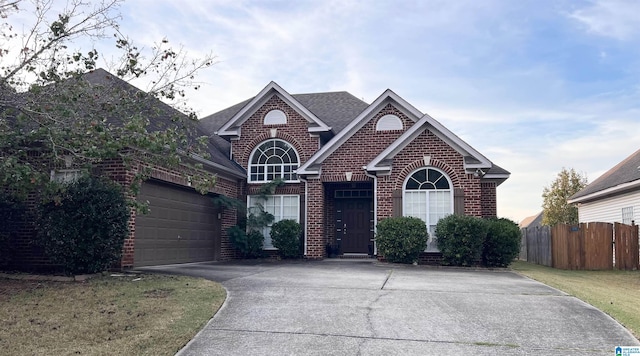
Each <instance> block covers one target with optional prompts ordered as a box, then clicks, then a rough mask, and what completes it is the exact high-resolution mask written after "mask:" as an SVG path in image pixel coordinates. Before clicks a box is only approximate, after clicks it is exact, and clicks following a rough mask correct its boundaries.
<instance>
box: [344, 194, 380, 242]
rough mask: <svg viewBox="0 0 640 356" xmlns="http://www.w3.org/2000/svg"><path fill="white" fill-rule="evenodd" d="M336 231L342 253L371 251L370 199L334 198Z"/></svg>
mask: <svg viewBox="0 0 640 356" xmlns="http://www.w3.org/2000/svg"><path fill="white" fill-rule="evenodd" d="M336 208H337V210H336V212H337V213H338V214H336V216H337V219H336V230H337V231H336V233H337V236H336V237H337V238H339V239H340V246H341V252H342V253H367V254H369V253H371V252H372V249H371V247H370V246H372V244H373V242H372V241H371V239H372V238H373V232H372V230H371V224H372V222H371V217H372V212H371V199H366V198H365V199H362V198H359V199H354V198H351V199H336Z"/></svg>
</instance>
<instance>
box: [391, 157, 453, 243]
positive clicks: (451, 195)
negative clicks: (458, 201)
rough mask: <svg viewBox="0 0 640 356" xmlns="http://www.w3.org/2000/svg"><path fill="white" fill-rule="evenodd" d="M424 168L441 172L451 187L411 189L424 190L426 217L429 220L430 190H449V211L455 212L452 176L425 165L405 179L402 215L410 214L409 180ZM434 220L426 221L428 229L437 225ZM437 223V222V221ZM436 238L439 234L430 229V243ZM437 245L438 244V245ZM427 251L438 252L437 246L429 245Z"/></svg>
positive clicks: (414, 190)
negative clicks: (408, 199) (432, 247)
mask: <svg viewBox="0 0 640 356" xmlns="http://www.w3.org/2000/svg"><path fill="white" fill-rule="evenodd" d="M423 169H432V170H434V171H436V172H439V173H440V174H442V176H443V177H444V178H445V179H446V180H447V183H448V184H449V189H412V190H409V192H424V193H425V195H426V198H427V199H426V205H427V206H426V207H425V209H426V218H427V220H430V219H429V214H430V213H429V192H449V199H450V201H449V204H450V207H451V211H450V212H449V213H448V214H449V215H450V214H453V212H454V211H455V207H454V201H455V199H454V188H453V183H452V182H451V177H449V175H448V174H447V173H446V172H444V171H443V170H441V169H439V168H436V167H433V166H423V167H420V168H417V169H415V170H413V171H412V172H411V173H410V174H408V175H407V177H406V178H405V179H404V182H403V183H402V216H408V215H407V207H406V205H405V204H407V198H406V193H407V182H408V181H409V179H410V178H411V176H413V175H414V174H415V173H416V172H418V171H420V170H423ZM427 179H428V175H427ZM431 222H432V221H425V224H426V225H427V230H429V226H430V225H435V224H430V223H431ZM436 223H437V222H436ZM434 239H437V236H435V234H432V233H431V231H429V241H428V243H431V242H432V241H433V240H434ZM436 246H437V245H436ZM425 251H427V252H438V249H437V247H435V250H429V246H428V245H427V249H425Z"/></svg>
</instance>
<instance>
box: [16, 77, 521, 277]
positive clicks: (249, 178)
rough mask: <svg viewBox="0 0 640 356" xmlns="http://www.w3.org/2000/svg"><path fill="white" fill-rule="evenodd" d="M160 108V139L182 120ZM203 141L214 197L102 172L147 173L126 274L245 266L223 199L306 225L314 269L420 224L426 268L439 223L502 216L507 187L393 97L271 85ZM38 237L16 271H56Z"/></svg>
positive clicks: (157, 169) (494, 170) (372, 249)
mask: <svg viewBox="0 0 640 356" xmlns="http://www.w3.org/2000/svg"><path fill="white" fill-rule="evenodd" d="M84 79H86V80H87V81H88V82H90V83H91V89H90V90H95V91H96V93H97V94H98V95H103V93H104V92H106V91H108V90H111V89H112V88H113V87H117V88H124V89H125V90H133V91H135V90H138V89H135V88H134V87H132V86H130V85H129V84H127V83H126V82H123V81H122V80H120V79H118V78H117V77H115V76H113V75H111V74H110V73H108V72H106V71H104V70H102V69H98V70H95V71H93V72H90V73H88V74H87V75H85V76H84ZM154 105H157V107H158V108H159V110H153V111H151V112H152V114H151V115H150V116H149V120H150V129H151V130H162V129H163V127H166V125H167V124H171V122H172V120H171V119H170V118H171V117H172V116H173V115H181V114H180V113H179V112H177V111H175V110H174V109H172V108H170V107H169V106H167V105H165V104H163V103H161V102H159V101H158V102H157V103H156V104H154ZM195 130H196V133H197V134H198V135H203V134H204V135H208V136H209V137H210V140H209V145H208V150H209V154H210V157H209V158H207V159H204V158H202V157H185V159H192V160H197V161H198V162H199V163H201V164H202V169H203V170H206V171H207V172H209V173H214V174H215V175H216V176H217V182H216V186H215V188H214V189H213V191H211V192H209V193H208V194H206V195H202V194H200V193H198V192H196V190H195V189H194V188H193V187H192V186H191V182H190V181H188V180H185V179H184V174H182V173H184V172H178V171H176V170H172V169H167V168H165V167H161V166H152V165H149V164H148V163H147V162H145V161H144V159H142V158H141V159H140V160H138V161H136V162H133V163H132V164H130V165H129V166H125V165H124V164H123V163H122V162H118V161H112V162H104V164H102V165H101V166H100V167H99V168H98V170H99V171H100V173H101V174H104V175H107V176H109V177H111V178H112V179H114V180H116V181H118V182H120V183H121V184H124V185H127V184H131V180H132V179H133V176H134V174H135V173H136V172H137V171H138V170H140V169H148V170H149V176H150V179H149V180H147V181H146V182H144V183H143V184H142V187H141V191H140V193H139V195H138V196H137V199H138V200H141V201H149V203H150V213H149V214H146V215H142V214H136V212H135V211H132V213H131V218H130V222H129V225H130V234H129V237H128V238H127V239H126V241H125V247H124V253H123V257H122V260H121V262H120V266H119V267H120V268H131V267H139V266H148V265H160V264H170V263H187V262H201V261H214V260H227V259H233V258H237V257H239V254H238V253H237V251H236V250H235V249H234V248H233V246H232V245H231V243H230V241H229V239H228V237H227V233H226V230H227V228H229V227H231V226H233V225H235V224H236V223H237V218H238V216H237V212H236V211H235V210H232V209H220V208H218V207H217V206H216V205H215V204H214V202H213V200H212V199H211V198H212V197H216V196H221V195H223V196H226V197H230V198H236V199H240V200H243V201H246V202H247V204H248V205H249V206H251V205H255V204H257V203H258V202H260V203H262V204H263V206H264V207H265V209H266V210H267V211H268V212H270V213H272V214H273V215H274V216H275V218H276V221H277V220H282V219H293V220H296V221H298V222H300V223H301V224H302V226H303V228H304V233H303V239H304V247H303V254H304V256H305V258H308V259H321V258H326V257H328V255H329V254H330V253H331V254H339V255H347V256H348V255H354V256H375V255H376V254H377V251H376V246H375V243H374V240H373V238H374V234H375V226H376V224H377V223H378V222H379V221H380V220H382V219H384V218H386V217H390V216H402V215H406V216H415V217H419V218H421V219H423V220H424V221H425V222H426V223H427V226H428V228H429V232H430V235H431V238H430V241H429V245H428V248H427V251H426V252H427V253H426V254H424V256H423V261H424V259H425V258H426V259H427V260H432V259H433V258H434V256H435V257H436V258H437V252H438V250H437V245H436V242H435V240H434V237H433V230H434V227H435V224H436V223H437V221H438V219H440V218H442V217H444V216H446V215H448V214H452V213H456V214H467V215H474V216H481V217H491V216H495V215H496V187H497V186H498V185H500V184H501V183H502V182H504V181H505V180H506V179H507V178H508V177H509V172H507V171H506V170H504V169H502V168H500V167H498V166H497V165H495V164H493V163H492V162H491V161H490V160H488V159H487V158H486V157H485V156H483V155H482V154H480V153H479V152H478V151H476V150H475V149H474V148H473V147H471V146H469V145H468V144H467V143H466V142H464V141H463V140H461V139H460V138H459V137H457V136H456V135H455V134H453V133H452V132H451V131H449V130H448V129H447V128H445V127H444V126H443V125H442V124H440V123H439V122H438V121H436V120H435V119H433V118H432V117H430V116H429V115H426V114H423V113H421V112H420V111H418V110H417V109H416V108H414V107H413V106H412V105H411V104H409V103H408V102H406V101H405V100H404V99H402V98H401V97H399V96H398V95H397V94H395V93H394V92H393V91H391V90H387V91H385V92H384V93H382V94H381V95H380V96H379V97H378V98H377V99H376V100H375V101H373V102H372V103H371V104H368V103H366V102H364V101H362V100H359V99H357V98H356V97H354V96H353V95H351V94H349V93H347V92H329V93H313V94H297V95H291V94H289V93H287V92H286V91H285V90H284V89H283V88H281V87H280V86H279V85H278V84H276V83H274V82H271V83H269V84H268V85H267V86H266V87H265V88H264V89H263V90H262V91H260V92H259V93H258V94H257V95H256V96H255V97H253V98H250V99H248V100H245V101H243V102H240V103H238V104H236V105H234V106H231V107H229V108H227V109H225V110H222V111H220V112H217V113H214V114H212V115H210V116H207V117H205V118H203V119H201V120H200V121H199V122H197V123H196V127H195ZM51 171H52V179H67V178H68V177H69V176H73V175H74V174H75V170H74V169H73V167H51ZM189 174H190V175H197V174H199V173H198V171H193V172H190V173H189ZM276 178H281V179H283V180H284V181H285V184H284V185H283V186H280V187H278V188H277V189H276V191H275V194H273V195H271V196H269V197H268V198H267V200H266V201H260V200H259V198H258V196H257V192H258V191H259V188H260V187H261V186H262V185H263V184H265V183H267V182H270V181H272V180H274V179H276ZM31 198H32V203H33V198H34V197H33V196H32V197H31ZM34 233H35V231H34V228H33V226H31V225H29V224H27V225H25V228H24V229H23V230H22V231H21V232H20V233H19V234H18V235H17V236H15V240H14V247H15V256H14V257H15V258H14V260H13V267H18V268H21V269H25V268H27V269H41V268H47V266H48V263H47V260H46V259H45V258H44V257H43V255H42V253H41V252H40V251H38V249H37V247H36V246H34V245H33V244H32V243H31V242H32V241H33V237H34ZM264 233H265V250H268V251H273V250H274V248H273V246H272V244H271V239H270V237H269V229H268V228H267V229H266V230H265V231H264ZM10 267H11V266H10Z"/></svg>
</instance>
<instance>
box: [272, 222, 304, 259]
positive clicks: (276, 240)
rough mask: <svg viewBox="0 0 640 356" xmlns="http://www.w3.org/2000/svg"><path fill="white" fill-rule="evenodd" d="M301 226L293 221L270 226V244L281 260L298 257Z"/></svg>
mask: <svg viewBox="0 0 640 356" xmlns="http://www.w3.org/2000/svg"><path fill="white" fill-rule="evenodd" d="M301 233H302V226H300V224H299V223H297V222H296V221H295V220H288V219H285V220H280V221H278V222H277V223H274V224H273V225H272V226H271V243H272V244H273V247H275V248H277V249H278V255H280V257H282V258H294V257H298V256H300V247H301V241H300V234H301Z"/></svg>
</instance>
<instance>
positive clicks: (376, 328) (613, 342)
mask: <svg viewBox="0 0 640 356" xmlns="http://www.w3.org/2000/svg"><path fill="white" fill-rule="evenodd" d="M140 270H145V271H154V272H168V273H177V274H184V275H190V276H199V277H204V278H207V279H211V280H214V281H217V282H221V283H222V284H223V285H224V286H225V287H226V288H227V290H228V296H227V300H226V302H225V304H224V305H223V307H222V308H221V309H220V311H219V312H218V313H217V314H216V315H215V316H214V317H213V319H211V321H210V322H209V323H208V324H207V326H206V327H205V328H204V329H203V330H202V331H201V332H200V333H199V334H198V335H197V336H196V337H195V338H194V339H193V340H192V341H191V342H190V343H189V344H188V345H187V346H186V347H185V348H184V349H183V350H181V351H180V353H179V354H180V355H244V356H248V355H609V356H611V355H614V348H615V346H617V345H622V346H631V345H640V343H639V342H638V340H637V339H635V338H634V337H633V336H632V335H631V334H630V333H629V332H628V331H627V330H626V329H625V328H624V327H622V326H621V325H620V324H618V323H617V322H616V321H614V320H613V319H611V318H610V317H609V316H607V315H606V314H604V313H602V312H601V311H600V310H598V309H596V308H594V307H592V306H590V305H588V304H586V303H584V302H582V301H580V300H578V299H576V298H574V297H571V296H568V295H566V294H564V293H562V292H560V291H558V290H556V289H553V288H550V287H548V286H546V285H544V284H541V283H538V282H535V281H533V280H530V279H528V278H525V277H522V276H520V275H518V274H516V273H513V272H510V271H507V270H498V271H487V270H469V269H449V268H428V267H421V266H401V265H400V266H399V265H390V264H384V263H378V262H375V261H371V260H364V261H349V260H346V261H345V260H325V261H317V262H286V263H281V262H263V263H258V262H254V263H247V262H242V263H239V262H232V263H210V264H187V265H173V266H162V267H151V268H141V269H140Z"/></svg>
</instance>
